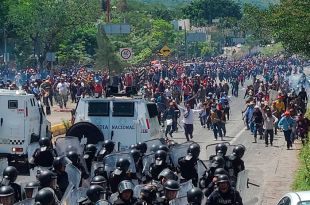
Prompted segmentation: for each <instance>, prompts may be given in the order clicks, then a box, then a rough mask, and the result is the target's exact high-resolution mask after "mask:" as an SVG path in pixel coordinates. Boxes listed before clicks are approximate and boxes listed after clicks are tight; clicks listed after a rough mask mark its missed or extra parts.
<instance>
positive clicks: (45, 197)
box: [35, 187, 58, 205]
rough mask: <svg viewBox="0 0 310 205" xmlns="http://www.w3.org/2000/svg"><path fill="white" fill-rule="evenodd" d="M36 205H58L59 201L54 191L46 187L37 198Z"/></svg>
mask: <svg viewBox="0 0 310 205" xmlns="http://www.w3.org/2000/svg"><path fill="white" fill-rule="evenodd" d="M35 202H36V203H35V204H36V205H57V204H58V203H57V202H58V200H57V198H56V196H55V192H54V190H53V189H51V188H48V187H45V188H43V189H41V190H40V191H39V192H38V193H37V194H36V196H35Z"/></svg>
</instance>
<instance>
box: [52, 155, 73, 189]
mask: <svg viewBox="0 0 310 205" xmlns="http://www.w3.org/2000/svg"><path fill="white" fill-rule="evenodd" d="M53 172H54V173H55V174H56V175H57V185H58V187H59V189H60V191H61V192H62V193H65V191H66V189H67V187H68V185H69V177H68V173H67V172H66V162H65V158H64V157H56V158H55V159H54V162H53Z"/></svg>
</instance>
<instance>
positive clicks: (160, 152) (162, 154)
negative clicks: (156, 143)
mask: <svg viewBox="0 0 310 205" xmlns="http://www.w3.org/2000/svg"><path fill="white" fill-rule="evenodd" d="M166 158H167V152H165V151H164V150H157V151H156V153H155V159H156V160H162V161H166Z"/></svg>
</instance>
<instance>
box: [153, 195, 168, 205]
mask: <svg viewBox="0 0 310 205" xmlns="http://www.w3.org/2000/svg"><path fill="white" fill-rule="evenodd" d="M155 204H156V205H170V204H169V201H168V200H167V199H166V198H165V197H159V198H157V199H156V202H155Z"/></svg>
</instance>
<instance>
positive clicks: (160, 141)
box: [145, 138, 166, 154]
mask: <svg viewBox="0 0 310 205" xmlns="http://www.w3.org/2000/svg"><path fill="white" fill-rule="evenodd" d="M145 143H146V145H147V150H146V154H148V153H150V152H151V148H152V145H154V144H155V145H163V144H166V143H165V139H164V138H158V139H152V140H147V141H145Z"/></svg>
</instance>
